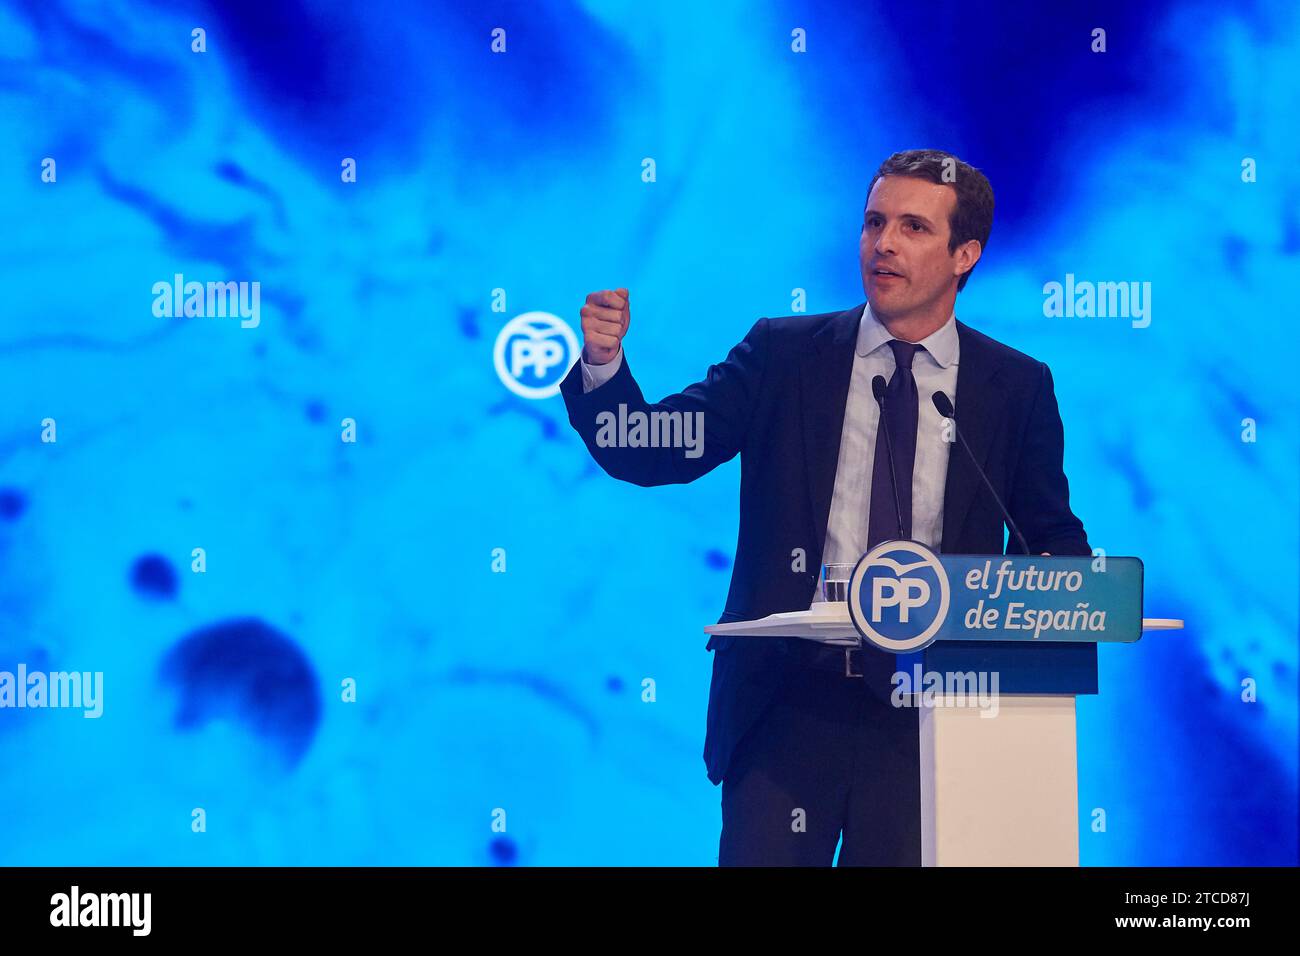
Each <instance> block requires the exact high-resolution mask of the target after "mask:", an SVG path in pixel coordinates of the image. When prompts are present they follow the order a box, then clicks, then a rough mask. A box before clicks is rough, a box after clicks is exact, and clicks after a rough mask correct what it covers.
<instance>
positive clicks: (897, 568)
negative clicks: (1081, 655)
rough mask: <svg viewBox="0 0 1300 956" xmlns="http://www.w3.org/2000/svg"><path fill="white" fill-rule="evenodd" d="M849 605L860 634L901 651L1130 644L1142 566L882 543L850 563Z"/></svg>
mask: <svg viewBox="0 0 1300 956" xmlns="http://www.w3.org/2000/svg"><path fill="white" fill-rule="evenodd" d="M848 604H849V617H850V619H851V620H852V622H853V626H854V627H855V628H856V629H857V631H858V633H859V634H860V635H862V637H863V639H864V640H866V641H868V642H869V643H871V644H873V645H874V646H876V647H879V648H882V649H884V650H888V651H893V652H894V653H896V654H905V653H909V652H912V651H917V650H920V649H921V648H924V647H926V646H928V645H929V644H931V643H932V642H934V641H1030V642H1042V641H1049V642H1059V641H1066V642H1086V643H1093V644H1095V643H1104V642H1125V643H1131V642H1133V641H1137V640H1139V639H1141V637H1142V562H1141V560H1140V559H1138V558H1127V557H1115V558H1111V557H1096V558H1093V557H1066V556H1049V557H1045V556H1041V555H971V554H944V555H938V554H935V553H934V552H933V551H931V550H930V549H929V548H927V547H926V546H925V545H923V544H921V543H920V542H918V541H885V542H882V543H880V544H878V545H877V546H876V547H874V548H872V549H871V550H870V551H868V552H867V553H866V554H864V555H863V556H862V558H861V560H859V561H858V563H857V566H856V567H855V568H854V569H853V575H852V577H851V578H850V579H849V586H848Z"/></svg>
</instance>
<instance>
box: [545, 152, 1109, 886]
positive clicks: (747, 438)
mask: <svg viewBox="0 0 1300 956" xmlns="http://www.w3.org/2000/svg"><path fill="white" fill-rule="evenodd" d="M992 221H993V192H992V189H991V187H990V186H989V183H988V180H987V179H986V178H985V177H984V175H983V174H982V173H981V172H979V170H977V169H974V168H973V167H971V166H968V165H967V164H965V163H963V162H961V161H960V160H957V159H956V158H955V157H952V156H950V155H947V154H944V153H941V152H937V151H933V150H912V151H908V152H904V153H896V154H895V155H893V156H891V157H890V158H889V159H887V160H886V161H885V162H884V163H883V164H882V165H881V167H880V169H879V170H878V171H877V173H876V175H875V176H874V177H873V179H872V181H871V185H870V187H869V189H868V196H867V203H866V207H865V209H864V214H863V226H862V233H861V238H860V241H859V260H860V265H861V271H862V281H863V288H864V290H865V292H866V296H867V302H865V303H862V304H860V305H858V306H855V307H853V308H851V309H846V310H844V311H842V312H827V313H822V314H820V315H794V316H787V317H783V318H777V319H768V318H763V319H760V320H759V321H758V322H757V323H756V324H755V325H754V326H753V328H751V329H750V331H749V333H748V334H747V335H746V336H745V338H744V340H743V341H741V342H740V343H739V344H738V345H736V346H735V347H734V348H733V349H732V350H731V352H730V354H728V356H727V357H726V359H725V360H724V361H722V362H721V363H719V364H716V365H713V366H712V367H710V368H709V370H708V373H707V375H706V377H705V378H704V380H703V381H700V382H697V383H695V384H693V385H691V386H689V387H687V388H686V389H685V390H683V391H682V392H680V393H678V394H676V395H670V396H669V397H667V398H665V399H663V400H662V401H660V402H658V403H655V404H653V405H652V404H650V403H647V402H646V400H645V398H644V397H643V396H642V394H641V389H640V388H639V387H638V385H637V383H636V380H635V379H634V378H633V376H632V371H631V369H630V367H629V364H628V361H627V359H626V357H625V356H624V355H623V352H622V345H621V343H622V339H623V337H624V336H625V335H626V333H627V330H628V325H629V322H630V309H629V305H628V290H626V289H615V290H605V291H602V292H595V293H592V294H591V295H589V296H588V297H587V303H586V305H585V306H584V307H583V309H582V329H583V336H584V348H583V355H582V360H581V361H580V362H579V363H577V364H575V366H574V367H573V369H571V370H570V372H569V374H568V375H567V376H566V378H565V379H564V382H563V384H562V386H561V392H562V394H563V396H564V401H565V404H566V406H567V409H568V413H569V421H570V422H571V423H572V425H573V427H574V428H575V429H576V430H577V431H578V433H579V434H580V435H581V436H582V438H583V441H584V442H585V443H586V445H587V447H588V449H589V450H590V452H591V454H592V456H593V457H594V458H595V460H596V461H597V462H598V463H599V464H600V466H601V467H602V468H603V469H604V470H605V471H606V472H608V473H609V474H610V475H612V476H614V477H615V478H620V479H622V480H625V481H630V482H633V483H635V484H638V485H645V486H650V485H660V484H671V483H681V482H688V481H692V480H694V479H695V478H698V477H699V476H700V475H703V474H705V473H706V472H708V471H709V470H711V469H712V468H714V467H715V466H717V465H719V464H721V463H722V462H725V461H729V460H730V459H731V458H733V457H734V456H735V455H737V454H739V455H740V457H741V479H740V532H739V539H738V541H737V544H736V560H735V568H734V570H733V572H732V577H731V588H730V591H729V592H728V595H727V604H726V610H725V611H724V613H723V614H722V617H721V621H740V620H751V619H755V618H761V617H765V616H766V615H769V614H774V613H777V612H782V611H796V610H806V609H807V608H808V607H809V606H810V603H812V602H813V601H815V600H819V599H820V595H819V589H818V587H817V585H818V571H819V570H820V568H821V566H822V564H823V563H839V562H843V563H852V562H855V561H856V560H857V559H858V557H859V556H860V555H861V554H862V553H863V552H864V551H866V550H868V549H869V548H870V547H872V546H874V545H875V544H876V543H878V542H880V541H884V540H889V539H893V538H912V539H914V540H918V541H921V542H923V543H925V544H928V545H930V546H931V547H932V548H934V549H936V550H940V551H945V552H950V553H976V554H988V553H1002V552H1003V549H1004V541H1005V536H1004V521H1003V517H1002V514H1001V511H1000V509H999V507H998V505H997V504H996V502H995V501H994V500H993V499H992V497H991V496H990V495H989V494H988V491H987V489H986V488H985V487H984V486H983V482H982V480H981V478H980V477H979V474H978V471H977V470H976V469H975V467H974V465H973V464H972V462H971V460H970V458H969V457H968V456H967V455H966V454H965V453H964V452H963V451H961V450H960V449H957V450H952V449H953V448H954V446H953V444H952V442H953V440H954V439H953V437H952V434H951V428H950V427H946V426H948V424H949V423H947V422H945V421H944V420H943V419H942V417H941V416H939V414H938V412H937V411H936V410H935V409H934V406H933V403H932V400H931V396H932V395H933V394H934V393H935V392H939V391H942V392H944V393H945V394H946V395H947V396H948V398H949V399H950V400H951V401H952V403H953V405H954V406H955V408H956V419H957V422H958V426H959V427H960V428H961V430H962V434H963V435H964V436H965V437H966V439H967V441H968V443H969V444H970V447H971V449H972V451H973V452H974V456H975V457H976V458H978V459H979V461H980V463H981V465H982V466H983V467H984V469H985V471H986V472H987V474H988V477H989V480H990V481H991V482H992V484H993V486H994V487H995V488H996V489H997V490H998V494H999V496H1000V497H1001V498H1002V500H1003V501H1004V502H1006V505H1007V508H1008V510H1009V511H1010V513H1011V515H1012V518H1013V519H1014V521H1015V523H1016V524H1017V525H1018V526H1019V528H1020V530H1021V531H1022V532H1023V534H1024V537H1025V539H1026V541H1027V543H1028V545H1029V548H1030V549H1031V550H1032V551H1033V552H1034V553H1050V554H1089V553H1091V552H1090V547H1089V544H1088V540H1087V537H1086V535H1085V534H1084V530H1083V525H1082V523H1081V522H1080V521H1079V519H1078V518H1077V517H1075V515H1074V514H1073V512H1072V511H1071V510H1070V504H1069V489H1068V485H1067V482H1066V477H1065V474H1064V471H1063V469H1062V457H1063V448H1064V439H1063V433H1062V425H1061V419H1060V414H1059V412H1058V410H1057V404H1056V398H1055V394H1054V391H1053V384H1052V376H1051V373H1050V372H1049V371H1048V369H1047V366H1046V365H1044V364H1043V363H1041V362H1038V361H1036V360H1034V359H1032V358H1030V357H1029V356H1027V355H1024V354H1022V353H1020V352H1017V351H1015V350H1013V349H1011V348H1008V347H1007V346H1005V345H1002V344H1001V343H999V342H996V341H994V340H993V339H991V338H989V337H988V336H986V335H983V334H981V333H979V332H977V331H975V330H974V329H972V328H969V327H968V326H966V325H965V324H963V323H961V322H958V321H957V320H956V316H955V313H954V311H953V308H954V303H955V300H956V297H957V293H958V291H959V290H960V289H961V288H962V287H963V286H964V285H965V284H966V281H967V279H968V278H969V276H970V272H971V270H972V269H974V268H975V265H976V263H977V262H978V261H979V258H980V256H981V254H982V252H983V249H984V247H985V245H986V244H987V242H988V236H989V232H990V230H991V228H992ZM878 375H879V377H881V378H883V379H885V380H886V381H887V383H888V384H887V387H886V391H885V398H886V399H887V400H886V401H885V403H884V405H883V408H884V412H883V413H882V411H881V408H882V406H881V405H880V404H878V403H877V401H876V399H875V398H874V397H873V394H872V380H873V378H875V377H877V376H878ZM638 413H639V414H638ZM656 415H657V416H658V417H657V418H656V417H655V416H656ZM640 416H644V418H641V420H642V422H645V423H649V431H650V433H651V435H649V436H648V435H647V434H645V432H644V430H643V431H642V433H641V434H640V435H639V436H637V437H633V438H630V439H629V435H631V432H630V431H629V430H627V429H623V430H618V429H614V428H612V427H611V423H612V422H613V421H614V420H615V419H620V420H623V421H628V420H631V421H635V420H637V419H638V418H639V417H640ZM688 416H689V419H688ZM882 419H883V423H884V424H885V426H886V427H884V428H882V427H881V424H882ZM693 423H698V424H699V425H700V426H702V432H703V441H702V444H701V443H699V442H698V441H696V442H695V443H694V444H691V445H690V447H687V445H688V444H689V443H687V442H685V441H682V440H680V439H682V438H683V436H689V435H690V426H691V424H693ZM673 429H676V431H674V430H673ZM886 432H888V433H889V435H892V436H893V455H892V461H893V471H894V474H893V475H892V476H891V474H890V470H889V467H890V458H889V456H888V455H887V453H886V451H885V449H886V440H887V437H888V436H887V435H886ZM673 436H676V438H677V439H678V440H676V441H674V440H668V439H671V438H672V437H673ZM658 438H663V439H665V440H663V441H659V440H657V439H658ZM674 445H676V446H677V447H674ZM909 476H910V480H909ZM895 484H896V485H897V499H896V498H895V493H894V491H893V486H894V485H895ZM900 522H901V526H900ZM1006 547H1007V550H1008V551H1013V552H1017V553H1019V552H1020V551H1021V548H1020V547H1019V545H1018V543H1016V542H1015V541H1014V540H1013V541H1011V542H1010V543H1009V544H1007V545H1006ZM971 646H973V647H980V648H982V649H983V650H986V651H987V653H988V654H989V655H990V658H989V660H990V666H996V658H995V655H996V654H997V653H998V652H999V648H998V647H997V646H996V645H992V644H989V645H971ZM707 647H708V649H710V650H712V651H713V652H714V658H713V680H712V686H711V688H710V692H709V712H708V728H707V734H706V739H705V744H704V759H705V763H706V766H707V769H708V774H709V779H710V780H711V781H712V782H713V783H714V784H719V783H720V784H721V785H722V817H723V825H722V836H721V841H720V845H719V863H721V864H722V865H729V864H804V865H829V864H830V863H831V862H832V861H833V860H834V857H835V850H836V846H837V844H840V854H839V862H840V864H841V865H846V864H872V865H919V863H920V855H921V846H920V842H921V841H920V770H919V750H918V748H919V729H918V727H919V723H918V710H917V708H915V707H894V706H890V703H889V698H890V690H891V686H892V685H891V678H892V676H893V674H894V672H895V669H896V665H897V661H896V659H895V658H894V656H893V655H891V654H888V653H886V652H883V651H880V650H878V649H876V648H874V647H871V646H869V645H867V646H864V647H862V648H856V649H853V650H852V651H846V650H844V649H842V648H831V647H826V646H824V645H820V644H817V643H815V642H812V641H804V640H800V639H797V638H743V637H739V638H737V637H733V638H727V637H713V638H712V639H711V640H710V641H709V642H708V645H707ZM1028 652H1030V653H1042V654H1065V655H1072V656H1073V657H1074V658H1075V663H1078V662H1079V661H1078V658H1079V657H1080V656H1081V655H1082V656H1091V660H1090V661H1087V662H1085V663H1090V664H1091V666H1092V667H1093V668H1095V655H1096V648H1095V645H1090V644H1082V645H1077V646H1071V645H1058V646H1056V647H1053V648H1049V647H1047V646H1046V645H1035V646H1033V647H1032V648H1030V649H1028Z"/></svg>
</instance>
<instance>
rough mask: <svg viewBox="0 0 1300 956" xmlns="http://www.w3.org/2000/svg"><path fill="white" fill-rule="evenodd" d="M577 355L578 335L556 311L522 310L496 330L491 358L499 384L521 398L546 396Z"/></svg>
mask: <svg viewBox="0 0 1300 956" xmlns="http://www.w3.org/2000/svg"><path fill="white" fill-rule="evenodd" d="M577 358H578V337H577V336H576V335H574V334H573V329H571V328H569V326H568V323H566V322H565V321H564V320H563V319H562V318H560V317H559V316H558V315H552V314H551V313H549V312H525V313H524V314H523V315H517V316H515V317H514V318H513V319H511V320H510V321H509V322H507V323H506V324H505V325H504V326H503V327H502V329H501V331H500V332H499V333H498V334H497V342H496V347H495V348H493V350H492V361H493V364H495V365H496V369H497V377H498V378H499V379H501V384H503V385H504V386H505V387H506V388H508V389H510V391H512V392H514V393H515V394H516V395H519V396H522V397H523V398H550V397H551V396H552V395H556V394H558V393H559V391H560V382H561V381H563V380H564V376H565V375H566V374H567V373H568V371H569V367H570V366H571V365H573V363H574V361H575V360H576V359H577Z"/></svg>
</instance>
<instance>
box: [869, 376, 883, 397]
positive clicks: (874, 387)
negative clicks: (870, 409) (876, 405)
mask: <svg viewBox="0 0 1300 956" xmlns="http://www.w3.org/2000/svg"><path fill="white" fill-rule="evenodd" d="M871 394H872V395H874V396H876V401H880V400H881V399H883V398H884V397H885V376H883V375H877V376H876V377H875V378H873V379H872V380H871Z"/></svg>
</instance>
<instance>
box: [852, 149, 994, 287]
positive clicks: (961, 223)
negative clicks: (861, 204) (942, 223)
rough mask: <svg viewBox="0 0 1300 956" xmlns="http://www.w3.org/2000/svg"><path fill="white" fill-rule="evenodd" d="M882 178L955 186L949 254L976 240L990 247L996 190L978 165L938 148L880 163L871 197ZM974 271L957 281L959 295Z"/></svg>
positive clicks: (982, 246) (910, 151)
mask: <svg viewBox="0 0 1300 956" xmlns="http://www.w3.org/2000/svg"><path fill="white" fill-rule="evenodd" d="M882 176H911V177H912V178H913V179H924V180H926V181H927V182H932V183H938V184H939V185H940V186H951V187H952V188H953V189H955V190H956V192H957V205H956V206H954V207H953V210H952V215H950V216H949V217H948V231H949V233H950V235H949V238H948V251H949V252H955V251H956V250H957V247H958V246H960V245H961V244H962V243H964V242H969V241H970V240H972V239H976V240H978V241H979V244H980V250H981V251H983V250H984V249H986V248H987V247H988V244H989V233H990V232H991V231H992V229H993V187H992V186H990V185H989V181H988V178H987V177H986V176H985V175H984V174H983V173H981V172H980V171H979V170H978V169H976V168H975V167H974V166H970V165H968V164H966V163H963V162H962V161H961V160H960V159H958V158H957V157H956V156H953V155H952V154H951V153H945V152H942V151H940V150H937V149H907V150H904V151H903V152H901V153H895V154H894V155H893V156H890V157H889V158H888V159H887V160H885V161H884V162H883V163H881V164H880V168H879V169H877V170H876V175H874V176H872V177H871V184H870V185H869V186H867V196H868V197H870V195H871V190H872V188H873V187H874V186H875V185H876V181H877V180H879V179H880V178H881V177H882ZM976 265H979V263H976ZM974 271H975V266H971V267H970V269H969V270H967V272H966V273H965V274H964V275H963V276H962V277H961V278H960V279H958V280H957V291H958V292H960V291H961V290H962V289H963V288H964V287H965V285H966V280H967V279H969V278H970V274H971V273H972V272H974Z"/></svg>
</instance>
